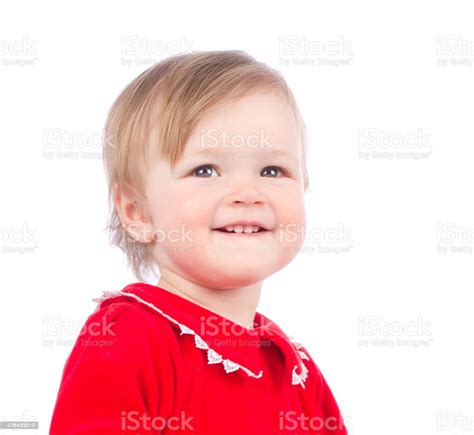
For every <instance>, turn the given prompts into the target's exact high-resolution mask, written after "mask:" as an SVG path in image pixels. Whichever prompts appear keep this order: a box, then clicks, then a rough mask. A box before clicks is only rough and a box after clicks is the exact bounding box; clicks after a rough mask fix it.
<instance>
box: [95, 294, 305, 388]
mask: <svg viewBox="0 0 474 435" xmlns="http://www.w3.org/2000/svg"><path fill="white" fill-rule="evenodd" d="M118 296H129V297H131V298H134V299H135V300H137V301H138V302H140V303H142V304H144V305H146V306H147V307H149V308H151V309H152V310H154V311H156V312H158V313H160V314H161V315H162V316H163V317H165V318H166V319H168V320H169V321H170V322H173V323H174V324H176V325H178V326H179V328H180V330H181V334H180V335H183V334H189V335H193V336H194V343H195V345H196V347H197V348H199V349H202V350H205V351H207V362H208V363H209V364H222V365H223V366H224V370H225V372H226V373H232V372H235V371H237V370H239V369H240V370H242V371H244V372H245V373H247V375H248V376H250V377H252V378H256V379H259V378H261V377H262V376H263V370H260V372H259V373H258V374H256V373H254V372H252V371H251V370H249V369H248V368H247V367H244V366H242V365H240V364H237V363H236V362H234V361H231V360H230V359H224V358H223V357H222V355H220V354H219V353H218V352H216V351H215V350H214V349H211V348H210V347H209V345H208V344H207V343H206V342H205V341H204V340H203V339H202V337H201V336H200V335H198V334H197V333H196V332H195V331H193V330H192V329H191V328H189V327H187V326H186V325H183V324H181V323H179V322H178V321H177V320H175V319H174V318H173V317H171V316H169V315H168V314H166V313H164V312H163V311H162V310H160V309H159V308H158V307H156V306H155V305H153V304H151V303H150V302H147V301H145V300H143V299H142V298H140V297H139V296H137V295H135V294H133V293H127V292H122V291H103V294H102V296H101V297H99V298H94V299H92V300H93V301H94V302H97V307H96V309H95V311H98V310H99V307H100V304H101V303H102V302H103V301H105V300H107V299H110V298H114V297H118ZM295 344H296V348H297V350H298V354H299V355H300V356H301V358H302V359H306V360H309V357H308V355H307V354H306V353H305V352H303V351H301V350H299V349H300V348H301V347H303V346H302V345H301V344H300V343H295ZM297 369H298V366H297V365H295V366H294V368H293V371H292V373H291V383H292V385H301V386H302V387H303V388H305V386H304V382H305V381H306V379H307V378H308V368H307V367H306V366H305V364H304V363H303V361H301V373H300V374H297V373H296V370H297Z"/></svg>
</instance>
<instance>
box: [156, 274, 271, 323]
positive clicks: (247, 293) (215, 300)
mask: <svg viewBox="0 0 474 435" xmlns="http://www.w3.org/2000/svg"><path fill="white" fill-rule="evenodd" d="M161 272H162V274H161V277H160V280H159V281H158V284H157V286H158V287H161V288H164V289H165V290H168V291H169V292H171V293H174V294H176V295H178V296H181V297H182V298H184V299H187V300H189V301H191V302H193V303H195V304H196V305H199V306H201V307H204V308H206V309H208V310H210V311H212V312H214V313H217V314H219V315H220V316H222V317H224V318H226V319H228V320H231V321H232V322H234V323H238V324H240V325H241V326H244V327H246V328H249V329H252V328H253V327H254V318H255V312H256V310H257V306H258V302H259V300H260V294H261V289H262V282H261V281H260V282H258V283H255V284H252V285H249V286H244V287H238V288H232V289H216V288H208V287H203V286H200V285H197V284H195V283H193V282H190V281H188V280H186V279H184V278H182V277H180V276H178V275H176V274H174V273H172V272H170V271H169V270H167V271H165V270H162V271H161Z"/></svg>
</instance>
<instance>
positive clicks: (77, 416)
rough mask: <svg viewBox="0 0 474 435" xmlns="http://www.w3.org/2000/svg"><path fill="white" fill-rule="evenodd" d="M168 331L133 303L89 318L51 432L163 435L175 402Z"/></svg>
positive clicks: (67, 372)
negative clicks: (162, 424) (145, 434)
mask: <svg viewBox="0 0 474 435" xmlns="http://www.w3.org/2000/svg"><path fill="white" fill-rule="evenodd" d="M152 317H153V318H152ZM153 322H154V323H153ZM152 326H154V327H152ZM166 331H167V329H166V327H163V328H157V327H156V316H153V315H152V314H149V313H147V312H146V311H145V310H143V309H139V308H137V307H136V306H135V305H134V304H133V303H130V302H116V303H113V304H109V305H107V306H105V307H104V306H103V308H101V309H100V310H99V311H97V312H95V313H93V314H92V315H91V316H89V318H88V319H87V320H86V322H85V324H84V327H83V329H82V331H81V334H80V335H79V337H78V338H77V340H76V343H75V345H74V347H73V349H72V351H71V354H70V355H69V357H68V359H67V361H66V364H65V367H64V370H63V373H62V379H61V384H60V388H59V392H58V396H57V400H56V405H55V408H54V411H53V416H52V420H51V426H50V434H51V435H65V434H67V435H79V434H88V435H94V434H101V435H107V434H114V435H117V434H131V433H134V434H136V433H150V434H158V433H161V430H158V429H159V427H160V424H161V423H162V422H163V421H165V420H166V418H167V417H168V416H169V415H171V412H172V409H171V404H172V403H173V397H172V395H173V366H172V359H171V357H170V355H169V354H166V352H165V351H164V349H168V348H169V346H166V345H165V344H164V343H165V341H166ZM158 392H159V397H158ZM152 419H153V420H152ZM146 422H148V423H146ZM153 428H155V429H156V430H153ZM148 429H150V430H149V431H148Z"/></svg>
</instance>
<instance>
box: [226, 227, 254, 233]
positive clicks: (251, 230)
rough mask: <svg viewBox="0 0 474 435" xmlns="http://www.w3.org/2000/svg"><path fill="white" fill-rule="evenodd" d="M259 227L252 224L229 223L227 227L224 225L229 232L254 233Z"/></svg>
mask: <svg viewBox="0 0 474 435" xmlns="http://www.w3.org/2000/svg"><path fill="white" fill-rule="evenodd" d="M259 228H260V227H258V226H254V225H245V226H242V225H230V226H228V227H225V229H226V230H227V231H229V232H232V231H233V232H234V233H242V232H244V233H256V232H257V231H258V229H259Z"/></svg>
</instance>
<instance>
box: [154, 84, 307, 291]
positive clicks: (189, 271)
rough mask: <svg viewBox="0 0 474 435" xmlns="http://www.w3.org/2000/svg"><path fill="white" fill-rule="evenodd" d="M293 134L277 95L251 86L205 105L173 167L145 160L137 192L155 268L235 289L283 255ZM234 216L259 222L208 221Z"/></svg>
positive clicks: (295, 228)
mask: <svg viewBox="0 0 474 435" xmlns="http://www.w3.org/2000/svg"><path fill="white" fill-rule="evenodd" d="M300 133H301V132H300V130H299V128H298V126H297V123H296V121H295V118H294V115H293V112H292V110H291V108H290V106H288V105H287V104H286V103H285V101H284V99H283V97H282V96H280V95H279V94H275V93H270V92H265V93H262V92H260V93H254V94H251V95H249V96H246V97H243V98H241V99H239V100H237V101H234V102H230V103H225V104H223V105H221V106H219V107H217V108H215V109H213V110H212V111H211V112H209V113H208V114H207V115H206V116H205V117H204V118H203V119H202V120H201V122H200V123H198V125H197V126H196V128H195V130H194V132H193V133H192V135H191V136H190V138H189V140H188V141H187V143H186V146H185V150H184V152H183V155H182V156H181V158H180V159H179V160H178V162H177V163H176V166H175V168H174V169H172V168H171V166H170V164H169V163H168V162H167V161H165V160H162V159H159V160H158V161H157V162H156V164H154V166H153V167H152V169H151V171H150V173H149V174H148V177H147V182H146V196H147V199H148V206H149V210H150V213H151V217H152V222H153V225H154V229H155V234H156V237H157V245H156V246H155V254H154V256H155V260H156V261H157V263H158V266H159V267H160V271H161V272H162V274H163V273H164V269H166V268H169V269H171V270H172V271H173V272H174V273H177V274H179V275H180V276H182V277H183V278H185V279H188V280H191V281H192V282H194V283H196V284H199V285H202V286H205V287H209V288H221V289H226V288H235V287H238V286H246V285H251V284H254V283H256V282H259V281H262V280H263V279H265V278H266V277H268V276H270V275H272V274H273V273H275V272H276V271H278V270H279V269H281V268H283V267H284V266H285V265H287V264H288V263H289V262H290V261H291V260H292V259H293V257H294V256H295V255H296V253H297V251H298V250H299V248H300V247H301V245H302V243H303V238H304V237H303V236H304V227H305V211H304V186H303V173H302V143H301V139H300ZM275 166H276V167H278V168H281V169H276V168H274V167H275ZM239 221H247V222H249V221H256V222H259V223H260V224H261V225H263V226H264V227H265V228H267V229H268V230H267V231H261V232H258V233H254V234H246V233H240V234H238V233H237V234H236V233H227V232H222V231H219V230H217V229H216V228H221V227H225V226H227V225H230V224H233V223H237V222H239Z"/></svg>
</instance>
